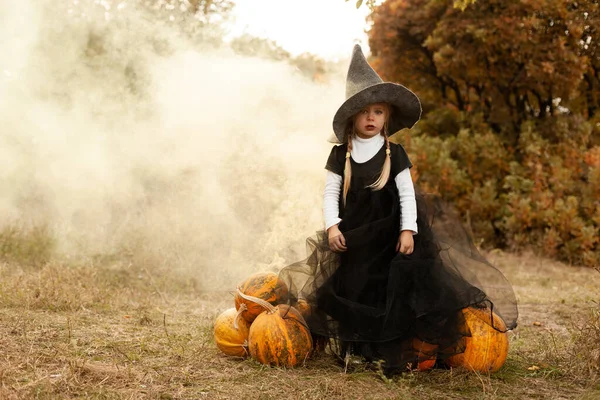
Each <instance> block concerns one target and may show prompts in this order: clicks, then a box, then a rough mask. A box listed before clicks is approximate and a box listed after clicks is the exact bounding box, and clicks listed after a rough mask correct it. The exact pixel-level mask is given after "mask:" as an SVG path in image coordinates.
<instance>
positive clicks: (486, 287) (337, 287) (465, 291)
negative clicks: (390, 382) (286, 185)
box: [280, 143, 517, 373]
mask: <svg viewBox="0 0 600 400" xmlns="http://www.w3.org/2000/svg"><path fill="white" fill-rule="evenodd" d="M390 145H391V149H390V150H391V160H392V168H391V174H390V176H391V177H395V176H396V175H397V174H398V173H399V172H401V171H402V170H404V169H405V168H408V167H411V166H412V164H411V163H410V161H409V159H408V156H407V154H406V152H405V150H404V148H403V147H402V146H400V145H397V144H393V143H391V144H390ZM346 149H347V145H345V144H344V145H340V146H335V147H334V148H333V149H332V151H331V154H330V156H329V159H328V161H327V165H326V169H328V170H330V171H332V172H334V173H336V174H339V175H342V176H343V170H344V163H345V154H346ZM385 156H386V155H385V146H383V147H382V148H381V149H380V150H379V152H378V153H377V154H376V155H375V156H374V157H373V158H371V159H370V160H368V161H367V162H365V163H356V162H354V161H353V160H351V162H352V180H351V186H350V190H349V192H348V194H347V199H346V206H345V207H343V206H342V204H343V202H342V200H341V199H340V215H339V216H340V218H341V219H342V221H341V223H340V224H339V229H340V231H341V232H342V233H343V235H344V237H345V239H346V247H347V249H348V250H347V251H346V252H344V253H339V254H337V253H333V252H332V251H331V250H330V249H329V246H328V244H327V234H326V232H324V231H320V232H317V234H316V235H315V236H314V237H311V238H309V239H308V240H307V247H308V248H307V250H308V258H307V259H306V260H303V261H302V262H298V263H295V264H293V265H290V266H287V267H285V268H283V269H282V270H281V272H280V277H281V278H282V279H283V280H284V281H285V282H286V283H287V284H288V286H289V288H290V292H291V294H292V302H293V301H296V300H297V299H305V300H306V302H307V303H308V304H309V305H310V307H311V310H312V312H311V313H310V316H309V317H308V318H307V323H308V325H309V327H310V329H311V331H312V333H313V335H314V336H315V337H325V338H331V339H332V340H331V341H330V344H331V348H332V349H333V350H334V352H335V353H337V354H338V355H339V356H340V357H341V358H344V357H345V355H347V354H355V355H360V356H363V357H364V358H366V359H367V360H383V361H384V364H383V365H384V367H385V371H386V373H393V372H396V371H401V370H405V369H406V368H407V367H410V366H411V365H413V366H414V365H416V363H417V362H418V361H422V358H424V357H427V358H432V359H436V360H437V361H439V362H443V360H444V359H446V358H447V357H449V356H452V355H454V354H457V353H460V352H462V351H463V350H464V344H465V337H466V336H468V335H469V334H470V333H469V331H468V328H466V325H465V323H464V318H463V313H462V309H463V308H465V307H477V308H482V309H486V310H488V311H489V312H490V313H491V312H494V313H496V314H497V315H498V316H500V317H501V318H502V320H503V321H504V323H505V325H506V328H504V327H500V326H496V327H494V328H496V329H498V330H506V329H512V328H514V327H515V326H516V320H517V306H516V299H515V295H514V292H513V289H512V287H511V285H510V284H509V282H508V281H507V280H506V278H505V277H504V276H503V275H502V273H501V272H500V271H498V270H497V269H496V268H495V267H493V266H492V265H491V264H490V263H489V262H487V261H486V259H485V258H484V257H482V256H481V255H480V253H479V252H478V251H477V249H476V248H475V246H474V245H473V242H472V240H471V238H470V236H469V235H468V234H467V233H466V231H465V229H464V228H463V227H462V225H461V223H460V219H459V218H457V216H456V215H455V214H454V213H453V211H452V209H451V208H450V207H448V206H446V205H444V204H443V203H442V202H441V201H440V200H439V198H437V197H435V196H429V195H424V194H419V193H417V214H418V217H417V226H418V230H419V231H418V234H417V235H415V236H414V244H415V246H414V252H413V253H412V254H411V255H408V256H407V255H403V254H401V253H397V252H396V244H397V242H398V237H399V234H400V213H401V209H400V205H399V195H398V190H397V188H396V185H395V182H394V180H393V179H392V178H390V179H389V182H388V183H387V184H386V186H385V187H384V188H383V189H381V190H379V191H373V190H372V189H369V188H366V187H367V186H368V185H370V184H371V183H373V182H374V181H375V180H376V178H377V177H378V175H379V173H380V170H381V166H382V165H383V160H384V157H385ZM490 321H493V320H492V319H490ZM415 338H417V339H419V340H421V341H423V342H426V343H429V344H433V345H435V346H431V347H434V348H433V349H431V347H430V348H429V351H430V352H431V354H427V355H424V354H423V353H421V354H420V358H419V353H418V351H417V350H416V349H415V346H414V343H415V342H414V339H415Z"/></svg>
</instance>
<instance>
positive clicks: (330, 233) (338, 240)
mask: <svg viewBox="0 0 600 400" xmlns="http://www.w3.org/2000/svg"><path fill="white" fill-rule="evenodd" d="M327 237H328V240H329V248H330V249H331V250H333V251H334V252H336V253H339V252H343V251H346V250H347V248H346V238H345V237H344V235H342V232H340V229H339V228H338V226H337V225H333V226H332V227H331V228H329V229H327Z"/></svg>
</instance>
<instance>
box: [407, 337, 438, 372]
mask: <svg viewBox="0 0 600 400" xmlns="http://www.w3.org/2000/svg"><path fill="white" fill-rule="evenodd" d="M437 348H438V345H437V344H432V343H427V342H424V341H422V340H420V339H417V338H414V339H413V349H414V350H415V352H416V353H417V357H418V364H417V370H418V371H428V370H430V369H431V368H433V366H434V365H435V359H436V356H435V353H436V351H437Z"/></svg>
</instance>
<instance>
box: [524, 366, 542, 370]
mask: <svg viewBox="0 0 600 400" xmlns="http://www.w3.org/2000/svg"><path fill="white" fill-rule="evenodd" d="M527 369H528V370H530V371H537V370H539V369H540V367H538V366H537V365H532V366H531V367H529V368H527Z"/></svg>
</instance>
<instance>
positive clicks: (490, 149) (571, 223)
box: [392, 113, 600, 266]
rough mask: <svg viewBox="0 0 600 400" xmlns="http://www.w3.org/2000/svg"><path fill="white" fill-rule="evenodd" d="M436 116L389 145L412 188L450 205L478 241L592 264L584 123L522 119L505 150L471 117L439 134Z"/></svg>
mask: <svg viewBox="0 0 600 400" xmlns="http://www.w3.org/2000/svg"><path fill="white" fill-rule="evenodd" d="M440 115H441V114H440V113H435V114H433V116H432V118H433V122H431V121H428V119H429V115H427V116H426V117H425V118H424V121H425V123H424V124H422V125H421V124H420V125H421V127H420V128H419V129H418V130H415V131H414V132H413V131H411V132H408V131H401V132H399V133H398V134H396V135H394V136H393V137H392V141H395V142H399V143H402V144H403V145H404V146H405V147H406V149H407V151H408V153H409V155H410V157H411V160H412V161H413V163H414V164H415V167H414V168H413V179H415V181H416V183H417V185H418V187H420V188H421V189H422V190H424V191H426V192H431V193H437V194H440V195H441V196H442V197H443V198H444V199H445V200H447V201H449V202H451V203H453V204H454V205H455V206H456V207H457V209H458V211H459V212H460V213H462V215H464V218H465V222H466V223H468V224H469V225H470V228H471V231H472V232H473V234H474V237H475V240H476V241H477V242H478V243H480V244H481V245H483V246H484V247H501V248H508V249H511V250H524V249H533V250H534V251H536V252H538V253H542V254H544V255H550V256H552V257H555V258H557V259H559V260H562V261H567V262H569V263H572V264H579V265H585V266H595V265H598V264H599V263H600V239H599V234H600V200H599V199H600V145H598V144H595V143H594V142H593V136H594V135H593V130H592V126H593V125H592V123H591V122H589V121H585V120H584V119H582V118H580V117H578V116H570V115H563V116H556V117H553V118H552V119H544V120H541V121H528V122H526V123H525V124H523V126H522V127H521V131H520V132H519V135H518V140H517V143H516V145H515V146H510V145H508V144H507V141H506V140H504V139H503V137H502V136H501V135H498V134H495V133H494V132H493V131H492V130H491V129H489V128H488V127H486V125H485V124H483V123H482V122H481V121H480V120H479V118H478V117H477V116H472V117H471V119H469V118H465V116H464V115H461V116H460V118H461V119H462V120H461V121H460V124H461V126H462V128H461V129H460V130H459V131H458V133H457V134H455V135H447V136H444V135H441V134H440V132H439V126H440V124H439V121H440ZM443 115H445V116H447V114H443ZM443 121H444V123H443V125H445V126H452V124H450V123H449V122H448V121H447V120H446V119H443ZM432 127H436V128H435V132H432V133H431V134H430V133H429V132H428V131H427V129H430V128H431V129H433V128H432Z"/></svg>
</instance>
